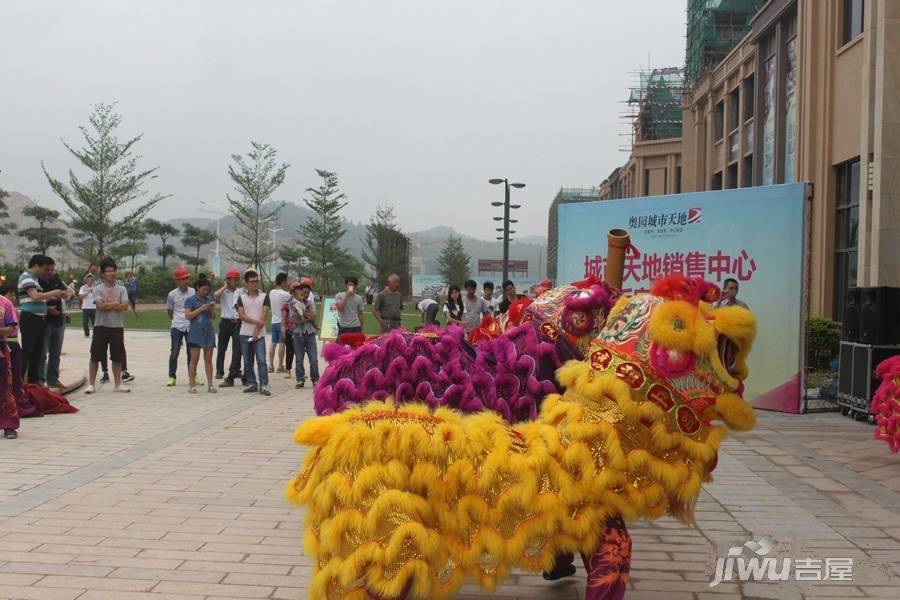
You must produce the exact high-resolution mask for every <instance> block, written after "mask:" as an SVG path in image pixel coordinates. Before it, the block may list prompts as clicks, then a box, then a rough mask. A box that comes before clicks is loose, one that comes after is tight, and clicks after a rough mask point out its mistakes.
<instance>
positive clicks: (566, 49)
mask: <svg viewBox="0 0 900 600" xmlns="http://www.w3.org/2000/svg"><path fill="white" fill-rule="evenodd" d="M684 4H685V3H684V1H682V0H631V1H630V2H610V1H608V0H542V1H524V0H515V1H514V0H507V1H499V0H497V1H495V0H471V1H465V2H438V1H420V2H414V1H412V0H408V1H400V0H396V1H393V0H353V1H351V0H341V1H325V0H322V1H317V2H311V1H299V0H294V1H268V0H259V1H253V2H250V1H246V0H243V1H230V0H229V1H226V0H215V1H213V0H208V1H199V0H194V1H189V0H179V1H160V0H154V1H152V2H151V1H140V2H137V1H125V0H106V1H87V0H79V1H78V2H69V1H57V2H49V1H39V0H34V1H31V0H29V1H28V2H3V3H2V4H0V22H2V23H3V25H4V26H3V32H2V35H0V57H2V59H0V87H2V94H0V170H2V173H0V186H2V187H3V188H5V189H7V190H14V191H18V192H21V193H23V194H26V195H28V196H31V197H32V198H35V199H36V200H38V201H39V202H41V203H42V204H45V205H48V206H51V207H54V208H58V209H60V208H62V203H61V201H59V200H57V199H55V198H54V197H52V195H51V192H50V190H49V187H48V186H47V183H46V180H45V179H44V177H43V174H42V173H41V167H40V163H41V161H42V160H43V161H44V162H45V164H46V165H47V168H48V170H49V171H50V172H51V173H52V174H54V175H56V176H63V175H64V174H65V172H66V170H67V169H69V168H75V167H76V164H75V162H74V160H73V159H72V157H70V156H69V155H68V154H67V153H66V152H65V150H64V149H63V147H62V144H61V143H60V138H62V139H65V140H66V141H67V142H69V143H70V144H74V145H80V142H81V138H80V133H79V131H78V126H79V125H83V124H86V122H87V116H88V114H89V112H90V110H91V106H92V105H93V104H95V103H97V102H118V110H119V112H121V113H122V114H123V116H124V123H123V127H122V131H121V134H122V135H121V137H125V135H129V134H135V133H140V132H143V133H144V134H145V138H144V141H142V142H141V144H140V145H139V147H138V149H139V153H140V154H141V155H142V156H143V157H144V158H143V160H142V162H141V164H142V166H154V165H158V166H159V167H160V170H159V176H158V178H157V179H156V180H154V182H153V184H152V186H151V187H152V190H153V191H158V192H162V193H167V194H172V195H173V196H172V198H170V199H167V200H165V201H164V202H162V203H161V204H160V205H159V206H158V207H157V208H156V209H155V211H154V214H153V216H155V217H158V218H163V219H167V218H174V217H178V216H198V215H199V213H198V212H197V207H198V206H199V201H200V200H205V201H207V202H212V203H218V202H222V201H224V195H225V193H226V192H227V191H229V190H230V186H229V182H228V179H227V176H226V171H225V170H226V166H227V164H228V161H229V155H230V154H232V153H236V152H237V153H243V152H245V151H246V150H247V149H248V147H249V141H250V140H251V139H252V140H256V141H260V142H264V143H269V144H272V145H274V146H275V147H276V148H277V149H278V151H279V157H280V159H281V160H283V161H285V162H288V163H290V164H291V168H290V169H289V170H288V174H287V179H286V182H285V185H284V186H282V188H281V189H280V190H279V192H278V197H279V198H280V199H283V200H292V201H299V200H300V199H301V197H302V196H303V190H304V189H305V188H306V187H308V186H314V185H317V183H318V182H317V179H316V176H315V172H314V171H313V169H314V168H316V167H319V168H325V169H329V170H333V171H336V172H337V173H338V174H339V176H340V180H341V184H342V188H343V190H344V191H345V192H346V193H347V195H348V197H349V199H350V205H349V206H348V207H347V208H346V209H345V216H347V217H348V218H350V219H352V220H356V221H365V220H367V219H368V217H369V215H370V214H371V212H372V210H373V208H374V207H375V206H376V205H377V204H379V203H385V202H389V203H391V204H393V205H394V206H395V207H396V208H397V213H398V216H399V222H400V225H401V227H402V228H404V229H405V230H410V231H412V230H418V229H424V228H428V227H430V226H433V225H436V224H445V225H451V226H453V227H454V228H456V229H457V230H459V231H461V232H464V233H467V234H469V235H475V236H477V237H482V238H486V239H490V238H491V236H493V235H495V234H494V232H493V227H494V224H493V222H492V221H491V220H490V217H491V216H493V214H495V213H494V212H493V211H494V210H496V209H493V208H491V206H490V204H489V203H490V202H491V201H493V200H498V199H502V190H501V188H500V187H499V186H491V185H489V184H488V182H487V180H488V179H489V178H491V177H509V178H511V179H516V180H520V181H523V182H525V183H526V184H527V187H526V188H525V189H524V190H514V200H515V202H520V203H521V204H523V205H524V207H523V209H522V210H521V212H520V214H519V216H520V224H519V226H518V231H520V232H521V233H522V234H527V235H531V234H537V235H546V232H547V209H548V207H549V205H550V202H551V201H552V199H553V196H554V195H555V193H556V191H557V190H558V189H559V187H560V186H563V185H566V186H570V185H575V186H591V185H596V184H598V183H600V182H601V181H602V180H603V179H604V178H605V177H606V176H607V175H608V174H609V173H610V171H612V169H613V168H615V167H616V166H619V165H620V164H621V163H623V162H624V161H625V160H626V158H627V155H626V154H623V153H622V152H621V151H620V149H619V148H620V145H621V144H622V143H623V141H624V140H623V138H621V137H620V136H619V134H621V133H623V132H625V131H626V129H625V127H624V126H623V125H622V123H621V121H620V119H619V115H620V113H621V111H622V109H623V106H622V104H621V103H620V102H621V101H622V100H623V99H624V98H625V97H626V93H627V92H626V91H625V89H624V88H626V87H627V86H629V85H630V84H631V83H632V81H633V74H632V72H633V71H635V70H636V69H638V68H641V67H646V66H647V64H648V59H649V61H650V65H651V66H653V67H660V66H668V65H681V64H682V63H683V60H684ZM76 170H77V169H76Z"/></svg>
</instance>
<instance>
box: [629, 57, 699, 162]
mask: <svg viewBox="0 0 900 600" xmlns="http://www.w3.org/2000/svg"><path fill="white" fill-rule="evenodd" d="M635 76H636V79H637V83H636V85H634V86H632V87H631V88H630V89H629V92H628V99H627V100H626V101H625V106H626V109H625V112H624V113H623V114H622V118H623V119H624V120H625V121H627V122H628V124H629V128H630V132H629V134H628V135H629V137H630V138H631V139H630V142H631V143H630V144H629V145H628V146H627V147H626V148H623V150H626V151H628V152H630V151H631V150H632V149H633V147H634V144H635V142H646V141H652V140H665V139H670V138H678V137H681V125H682V120H683V117H682V109H681V102H682V96H683V95H684V69H682V68H680V67H666V68H663V69H650V70H642V71H637V72H636V73H635Z"/></svg>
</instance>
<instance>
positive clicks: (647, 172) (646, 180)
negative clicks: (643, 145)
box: [643, 169, 650, 196]
mask: <svg viewBox="0 0 900 600" xmlns="http://www.w3.org/2000/svg"><path fill="white" fill-rule="evenodd" d="M643 195H644V196H649V195H650V169H644V194H643Z"/></svg>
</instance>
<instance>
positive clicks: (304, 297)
mask: <svg viewBox="0 0 900 600" xmlns="http://www.w3.org/2000/svg"><path fill="white" fill-rule="evenodd" d="M309 293H310V287H309V284H308V283H293V284H291V295H292V296H293V298H292V299H291V308H290V310H291V320H292V321H293V322H294V334H293V343H294V360H296V361H297V366H296V367H295V371H294V372H295V373H296V375H297V384H296V385H295V386H294V388H295V389H300V388H302V387H303V386H304V385H306V371H305V370H304V368H303V355H304V354H306V356H307V357H308V358H309V376H310V379H312V384H313V387H315V385H316V382H317V381H318V380H319V349H318V347H317V346H316V304H315V302H313V301H312V299H311V298H310V297H309Z"/></svg>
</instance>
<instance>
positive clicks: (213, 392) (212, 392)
mask: <svg viewBox="0 0 900 600" xmlns="http://www.w3.org/2000/svg"><path fill="white" fill-rule="evenodd" d="M206 392H207V393H209V394H218V393H219V390H217V389H216V388H215V387H213V386H209V387H207V388H206Z"/></svg>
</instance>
